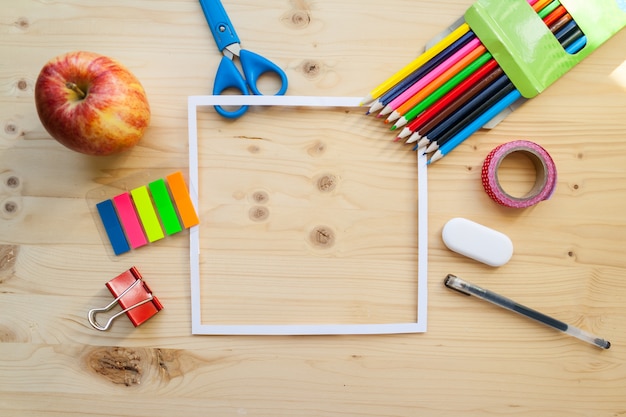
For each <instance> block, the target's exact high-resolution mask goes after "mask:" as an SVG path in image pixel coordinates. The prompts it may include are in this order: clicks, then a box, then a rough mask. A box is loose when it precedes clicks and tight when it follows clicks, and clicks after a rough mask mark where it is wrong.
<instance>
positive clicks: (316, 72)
mask: <svg viewBox="0 0 626 417" xmlns="http://www.w3.org/2000/svg"><path fill="white" fill-rule="evenodd" d="M300 69H301V70H302V73H303V74H304V76H305V77H306V78H308V79H314V78H317V77H319V76H320V74H321V73H322V64H320V63H319V62H317V61H313V60H306V61H304V62H303V63H302V65H301V66H300Z"/></svg>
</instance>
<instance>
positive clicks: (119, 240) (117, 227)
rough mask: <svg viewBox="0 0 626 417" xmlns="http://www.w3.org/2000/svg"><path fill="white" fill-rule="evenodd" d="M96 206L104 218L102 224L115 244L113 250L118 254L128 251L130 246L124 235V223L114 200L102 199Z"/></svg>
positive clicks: (101, 217)
mask: <svg viewBox="0 0 626 417" xmlns="http://www.w3.org/2000/svg"><path fill="white" fill-rule="evenodd" d="M96 208H97V209H98V213H99V214H100V219H102V224H103V225H104V229H105V231H106V233H107V236H108V237H109V241H110V242H111V246H113V252H115V254H116V255H120V254H122V253H124V252H128V251H129V250H130V246H129V245H128V242H127V241H126V237H125V236H124V230H123V229H122V224H121V223H120V221H119V219H118V218H117V213H115V207H113V202H112V201H111V200H106V201H102V202H100V203H98V204H96Z"/></svg>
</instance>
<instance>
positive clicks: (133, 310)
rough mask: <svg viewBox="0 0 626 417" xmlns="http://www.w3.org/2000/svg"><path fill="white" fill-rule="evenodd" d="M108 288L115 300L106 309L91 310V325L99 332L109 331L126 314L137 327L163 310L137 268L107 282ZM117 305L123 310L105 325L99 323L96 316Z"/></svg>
mask: <svg viewBox="0 0 626 417" xmlns="http://www.w3.org/2000/svg"><path fill="white" fill-rule="evenodd" d="M106 287H107V288H108V289H109V291H111V294H113V296H114V297H115V300H113V301H112V302H111V303H110V304H109V305H107V306H106V307H102V308H94V309H91V310H89V323H90V324H91V325H92V326H93V327H94V328H96V329H98V330H108V329H109V327H111V323H112V322H113V320H115V319H116V318H118V317H119V316H121V315H122V314H124V313H126V315H127V316H128V318H129V319H130V321H131V322H132V323H133V325H134V326H135V327H137V326H139V325H140V324H142V323H143V322H145V321H146V320H148V319H149V318H150V317H152V316H154V315H155V314H156V313H158V312H159V311H161V309H163V306H162V305H161V302H160V301H159V300H158V299H157V298H156V297H155V296H154V295H153V294H152V291H151V290H150V288H149V287H148V285H147V284H146V282H145V281H144V280H143V279H142V278H141V274H140V273H139V271H137V269H136V268H135V267H132V268H130V269H129V270H128V271H125V272H123V273H121V274H120V275H118V276H117V277H115V278H113V279H112V280H111V281H109V282H107V283H106ZM116 304H119V305H120V306H121V307H122V309H123V310H122V311H120V312H119V313H117V314H115V315H113V316H112V317H111V318H110V319H109V320H108V321H107V322H106V324H105V325H101V324H100V323H98V321H97V320H96V314H98V313H106V312H107V311H109V310H111V309H112V308H113V307H115V305H116Z"/></svg>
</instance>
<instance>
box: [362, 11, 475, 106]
mask: <svg viewBox="0 0 626 417" xmlns="http://www.w3.org/2000/svg"><path fill="white" fill-rule="evenodd" d="M469 30H470V27H469V25H468V24H467V23H463V24H462V25H461V26H459V27H458V28H456V29H455V30H454V31H452V32H451V33H450V34H449V35H448V36H446V37H445V38H443V39H442V40H440V41H439V42H437V43H436V44H435V45H433V46H432V47H431V48H428V50H426V51H425V52H424V53H423V54H421V55H420V56H418V57H417V58H415V59H414V60H413V61H411V62H410V63H409V64H408V65H406V66H405V67H404V68H402V69H401V70H400V71H398V72H397V73H395V74H394V75H392V76H391V77H390V78H388V79H387V80H386V81H385V82H383V83H382V84H380V85H379V86H378V87H376V88H375V89H373V90H372V91H371V92H370V93H369V95H368V96H367V97H364V98H363V100H361V105H365V104H369V103H371V102H372V101H373V100H375V99H377V98H378V97H380V96H381V95H383V94H385V92H387V91H388V90H389V89H390V88H392V87H393V86H394V85H396V84H397V83H399V82H400V81H402V80H403V79H404V78H406V77H407V76H408V75H409V74H411V73H412V72H413V71H415V70H416V69H418V68H419V67H421V66H422V65H424V64H425V63H427V62H428V61H429V60H431V59H432V58H433V57H434V56H435V55H437V54H438V53H439V52H441V51H443V50H444V49H446V48H447V47H448V46H450V45H451V44H452V43H453V42H454V41H456V40H457V39H459V38H460V37H461V36H463V35H465V34H466V33H467V32H468V31H469Z"/></svg>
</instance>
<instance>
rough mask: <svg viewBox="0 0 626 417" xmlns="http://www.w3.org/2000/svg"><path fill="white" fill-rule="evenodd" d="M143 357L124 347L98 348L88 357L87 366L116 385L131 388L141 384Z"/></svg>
mask: <svg viewBox="0 0 626 417" xmlns="http://www.w3.org/2000/svg"><path fill="white" fill-rule="evenodd" d="M143 356H145V355H142V354H140V353H139V352H137V351H136V350H134V349H128V348H123V347H103V348H96V349H95V350H93V351H92V352H91V353H90V354H89V355H88V356H87V366H88V367H89V368H90V369H92V370H93V371H95V372H96V373H97V374H99V375H102V376H103V377H104V378H106V379H108V380H109V381H111V382H112V383H114V384H118V385H125V386H127V387H130V386H133V385H139V384H141V376H142V375H143V373H144V370H143V364H142V362H145V359H143Z"/></svg>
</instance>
